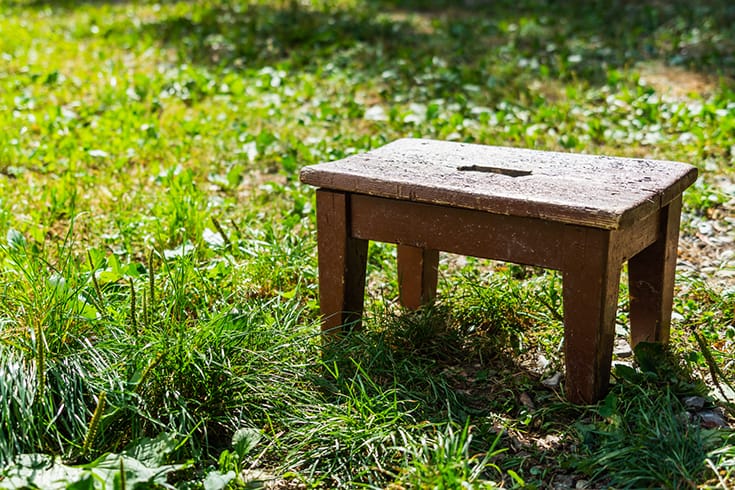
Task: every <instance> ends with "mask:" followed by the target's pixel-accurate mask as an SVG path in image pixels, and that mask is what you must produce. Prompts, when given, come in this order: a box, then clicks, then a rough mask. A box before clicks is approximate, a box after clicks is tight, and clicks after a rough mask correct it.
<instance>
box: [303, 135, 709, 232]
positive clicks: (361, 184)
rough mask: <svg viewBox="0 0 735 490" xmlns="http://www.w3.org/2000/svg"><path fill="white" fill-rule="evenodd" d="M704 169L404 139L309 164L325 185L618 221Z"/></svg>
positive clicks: (311, 179)
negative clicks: (345, 156)
mask: <svg viewBox="0 0 735 490" xmlns="http://www.w3.org/2000/svg"><path fill="white" fill-rule="evenodd" d="M696 178H697V169H696V168H695V167H693V166H691V165H688V164H686V163H680V162H670V161H661V160H646V159H634V158H620V157H607V156H593V155H581V154H574V153H559V152H550V151H538V150H527V149H519V148H505V147H497V146H484V145H477V144H468V143H454V142H446V141H435V140H428V139H400V140H397V141H394V142H392V143H390V144H388V145H385V146H382V147H380V148H377V149H375V150H371V151H369V152H367V153H362V154H358V155H353V156H350V157H347V158H344V159H342V160H338V161H335V162H328V163H320V164H317V165H311V166H308V167H304V168H303V169H302V170H301V181H302V182H304V183H307V184H311V185H314V186H318V187H322V188H324V189H329V190H335V191H344V192H353V193H360V194H368V195H374V196H380V197H386V198H392V199H400V200H408V201H415V202H423V203H429V204H440V205H447V206H452V207H461V208H468V209H475V210H479V211H487V212H490V213H495V214H504V215H511V216H524V217H531V218H541V219H545V220H551V221H559V222H563V223H570V224H576V225H583V226H592V227H595V228H604V229H617V228H619V227H620V226H623V225H627V224H630V223H632V222H633V221H635V220H636V219H639V218H642V217H645V216H647V215H649V214H650V213H653V212H655V211H657V210H658V209H660V208H661V207H662V206H665V205H666V204H668V203H669V202H670V201H671V200H672V199H674V198H676V197H677V196H678V195H680V194H681V193H682V192H683V191H684V189H686V188H687V187H689V186H690V185H691V184H692V183H693V182H694V181H695V180H696Z"/></svg>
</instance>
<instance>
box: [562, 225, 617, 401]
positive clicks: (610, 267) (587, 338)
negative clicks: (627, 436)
mask: <svg viewBox="0 0 735 490" xmlns="http://www.w3.org/2000/svg"><path fill="white" fill-rule="evenodd" d="M572 233H573V235H576V236H570V237H569V238H570V240H568V241H567V244H568V246H567V247H566V250H567V259H566V263H565V268H564V270H563V281H564V282H563V289H564V291H563V298H564V357H565V362H566V393H567V399H568V400H569V401H570V402H572V403H594V402H596V401H597V400H599V399H600V398H602V397H603V396H604V395H605V393H606V392H607V388H608V384H609V382H610V364H611V362H612V351H613V341H614V338H615V312H616V310H617V303H618V288H619V285H620V268H621V263H620V261H618V260H616V259H615V258H614V257H613V256H612V250H611V248H612V247H611V243H610V242H611V240H610V232H606V231H604V230H586V231H582V230H579V229H577V230H575V231H574V232H572Z"/></svg>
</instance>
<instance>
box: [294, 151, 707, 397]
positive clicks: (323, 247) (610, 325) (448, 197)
mask: <svg viewBox="0 0 735 490" xmlns="http://www.w3.org/2000/svg"><path fill="white" fill-rule="evenodd" d="M696 176H697V170H696V168H694V167H692V166H691V165H687V164H684V163H678V162H668V161H653V160H641V159H628V158H611V157H604V156H590V155H578V154H569V153H555V152H544V151H534V150H524V149H515V148H500V147H492V146H481V145H473V144H462V143H450V142H442V141H433V140H424V139H402V140H398V141H395V142H393V143H390V144H388V145H386V146H383V147H381V148H378V149H376V150H373V151H370V152H367V153H364V154H360V155H354V156H351V157H348V158H345V159H343V160H339V161H336V162H331V163H322V164H319V165H312V166H308V167H305V168H303V169H302V171H301V180H302V181H303V182H305V183H307V184H311V185H314V186H318V187H319V189H318V190H317V235H318V238H317V239H318V254H319V291H320V303H321V313H322V315H323V331H324V332H325V333H326V332H337V331H339V329H340V328H341V326H342V325H345V324H350V323H352V322H355V321H357V320H359V318H360V316H361V314H362V309H363V297H364V289H365V269H366V259H367V248H368V240H378V241H382V242H392V243H397V244H398V275H399V285H400V300H401V303H402V304H404V305H405V306H407V307H408V308H417V307H419V306H420V305H421V304H423V303H426V302H427V301H429V300H431V299H432V298H433V296H434V295H435V293H436V285H437V263H438V260H439V251H440V250H442V251H447V252H452V253H457V254H463V255H470V256H475V257H483V258H489V259H497V260H503V261H510V262H517V263H521V264H529V265H536V266H541V267H546V268H550V269H557V270H560V271H561V272H562V277H563V301H564V356H565V362H566V383H565V386H566V394H567V398H568V399H569V400H570V401H572V402H574V403H592V402H595V401H597V400H599V399H600V398H601V397H603V396H604V395H605V393H606V391H607V387H608V382H609V377H610V365H611V362H612V351H613V341H614V337H615V316H616V310H617V304H618V287H619V283H620V271H621V267H622V265H623V262H625V261H626V260H627V261H628V273H629V289H630V323H631V336H632V344H633V345H635V344H637V343H638V342H640V341H658V342H667V341H668V337H669V325H670V321H671V307H672V301H673V289H674V269H675V266H676V253H677V242H678V237H679V218H680V214H681V195H682V192H683V191H684V189H686V188H687V187H688V186H689V185H691V184H692V183H693V182H694V181H695V180H696Z"/></svg>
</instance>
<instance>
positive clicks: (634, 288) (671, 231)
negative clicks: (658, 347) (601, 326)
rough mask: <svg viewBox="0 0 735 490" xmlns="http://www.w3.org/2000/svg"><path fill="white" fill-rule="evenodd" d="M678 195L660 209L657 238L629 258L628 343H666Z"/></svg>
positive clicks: (672, 293) (676, 241)
mask: <svg viewBox="0 0 735 490" xmlns="http://www.w3.org/2000/svg"><path fill="white" fill-rule="evenodd" d="M680 215H681V196H679V197H677V198H676V199H674V200H673V201H671V202H670V203H669V205H668V206H666V207H664V208H662V209H661V211H660V215H659V216H660V224H659V236H658V239H657V240H656V241H655V242H654V243H653V244H651V245H650V246H648V247H647V248H645V249H643V250H642V251H641V252H639V253H638V254H637V255H635V256H634V257H631V258H630V260H629V261H628V281H629V284H628V285H629V289H630V333H631V344H632V345H633V346H634V347H635V346H636V345H637V344H638V342H642V341H643V342H668V340H669V328H670V325H671V307H672V304H673V301H674V273H675V269H676V251H677V245H678V242H679V219H680Z"/></svg>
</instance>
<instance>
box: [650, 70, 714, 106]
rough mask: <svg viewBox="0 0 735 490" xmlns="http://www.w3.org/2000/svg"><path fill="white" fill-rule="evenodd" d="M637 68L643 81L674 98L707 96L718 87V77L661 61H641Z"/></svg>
mask: <svg viewBox="0 0 735 490" xmlns="http://www.w3.org/2000/svg"><path fill="white" fill-rule="evenodd" d="M637 68H638V71H639V73H640V76H641V78H640V80H641V83H643V84H645V85H648V86H650V87H653V89H654V90H656V92H659V93H660V94H662V95H667V96H669V97H672V98H674V99H685V98H691V97H707V96H708V95H710V94H712V93H713V92H714V91H715V89H716V88H717V79H716V78H715V77H713V76H710V75H705V74H703V73H699V72H696V71H691V70H687V69H685V68H682V67H679V66H668V65H666V64H664V63H662V62H660V61H651V62H645V63H639V64H638V65H637Z"/></svg>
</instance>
